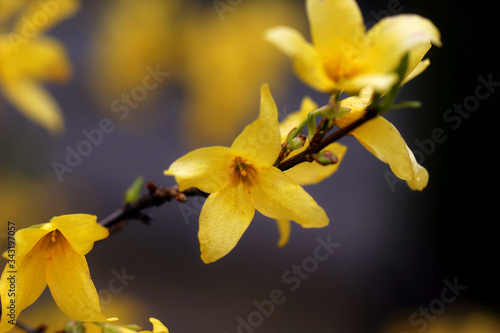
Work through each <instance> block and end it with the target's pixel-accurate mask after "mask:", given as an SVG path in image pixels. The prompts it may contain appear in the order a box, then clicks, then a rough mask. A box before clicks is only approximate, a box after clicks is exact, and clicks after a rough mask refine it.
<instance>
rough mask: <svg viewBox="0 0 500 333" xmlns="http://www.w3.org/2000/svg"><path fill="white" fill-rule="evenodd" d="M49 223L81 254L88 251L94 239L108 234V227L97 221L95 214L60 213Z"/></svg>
mask: <svg viewBox="0 0 500 333" xmlns="http://www.w3.org/2000/svg"><path fill="white" fill-rule="evenodd" d="M50 224H52V226H53V227H54V228H55V229H57V230H59V231H60V232H61V233H62V234H63V235H64V237H66V239H67V240H68V242H69V243H70V244H71V246H72V247H73V248H74V250H75V251H76V252H77V253H79V254H81V255H85V254H87V253H89V252H90V250H92V247H93V246H94V243H95V242H96V241H98V240H101V239H104V238H106V237H108V236H109V231H108V229H107V228H105V227H103V226H102V225H100V224H98V223H97V216H95V215H89V214H69V215H61V216H56V217H53V218H52V219H51V220H50Z"/></svg>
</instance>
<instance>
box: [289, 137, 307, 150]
mask: <svg viewBox="0 0 500 333" xmlns="http://www.w3.org/2000/svg"><path fill="white" fill-rule="evenodd" d="M306 139H307V138H306V137H305V136H303V135H299V136H297V137H295V138H293V139H291V140H289V141H288V142H287V144H286V148H287V149H290V150H296V149H300V148H302V147H304V144H305V143H306Z"/></svg>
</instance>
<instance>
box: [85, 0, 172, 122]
mask: <svg viewBox="0 0 500 333" xmlns="http://www.w3.org/2000/svg"><path fill="white" fill-rule="evenodd" d="M99 6H100V7H99V8H100V10H101V16H100V17H99V18H98V22H97V24H96V30H95V33H94V35H93V39H92V41H91V44H90V47H89V51H90V54H89V59H90V62H89V68H90V70H89V72H88V74H89V76H88V77H87V79H88V82H89V85H90V89H91V92H92V93H93V94H94V96H95V97H96V99H97V101H98V103H100V104H101V106H102V107H103V108H104V111H106V112H109V110H110V108H111V111H113V112H117V113H118V114H119V116H120V117H124V113H123V112H120V111H119V110H120V108H123V107H127V108H128V112H127V113H126V115H127V116H128V115H129V113H130V112H131V111H132V110H141V113H144V112H145V111H146V110H147V108H146V107H145V106H150V105H151V103H152V102H153V101H154V100H155V97H157V96H158V94H157V92H158V91H159V90H158V91H157V90H156V89H157V88H158V87H159V84H157V83H158V82H153V81H152V80H151V82H149V83H148V82H147V77H148V75H150V73H149V72H151V70H156V69H157V68H158V69H159V70H161V71H163V72H169V71H172V70H173V69H174V68H175V66H176V64H177V63H178V60H177V56H176V54H177V53H178V50H179V46H178V45H176V40H177V38H176V36H177V35H178V32H177V31H176V30H177V28H176V27H177V23H176V22H177V16H178V14H177V12H178V10H179V7H180V2H179V1H177V0H169V1H164V0H149V1H136V0H114V1H109V2H106V3H102V4H99ZM163 79H164V77H162V82H160V83H161V84H164V82H163V81H164V80H163ZM167 79H168V78H166V79H165V80H167ZM138 87H144V88H145V89H142V90H141V92H140V93H139V90H138V89H139V88H138ZM134 89H136V90H137V92H136V91H134ZM146 94H147V95H146ZM116 101H118V102H116ZM136 119H139V118H136Z"/></svg>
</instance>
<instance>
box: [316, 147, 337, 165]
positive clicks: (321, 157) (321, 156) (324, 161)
mask: <svg viewBox="0 0 500 333" xmlns="http://www.w3.org/2000/svg"><path fill="white" fill-rule="evenodd" d="M313 156H314V160H315V161H316V162H318V163H319V164H321V165H330V164H336V163H338V161H339V158H338V157H337V155H335V154H334V153H332V152H331V151H329V150H324V151H321V152H319V153H318V154H314V155H313Z"/></svg>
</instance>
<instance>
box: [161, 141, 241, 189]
mask: <svg viewBox="0 0 500 333" xmlns="http://www.w3.org/2000/svg"><path fill="white" fill-rule="evenodd" d="M232 159H233V156H232V155H231V151H230V149H229V148H227V147H208V148H201V149H196V150H194V151H192V152H190V153H187V154H186V155H184V156H182V157H181V158H179V159H178V160H176V161H175V162H174V163H172V165H171V166H170V167H169V168H168V170H165V172H164V174H165V175H166V176H175V181H176V182H177V184H179V189H180V190H181V191H184V190H185V189H187V188H189V187H197V188H199V189H200V190H202V191H204V192H207V193H213V192H218V191H220V190H221V189H223V188H224V186H226V184H227V182H228V181H229V175H230V170H229V169H230V167H231V163H232Z"/></svg>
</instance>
